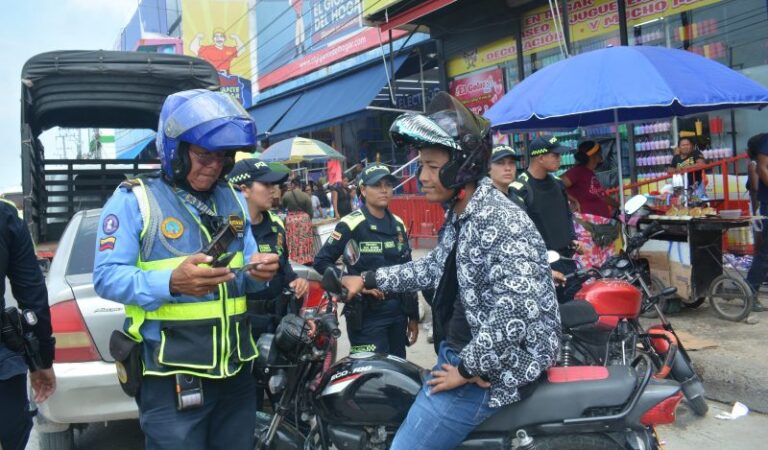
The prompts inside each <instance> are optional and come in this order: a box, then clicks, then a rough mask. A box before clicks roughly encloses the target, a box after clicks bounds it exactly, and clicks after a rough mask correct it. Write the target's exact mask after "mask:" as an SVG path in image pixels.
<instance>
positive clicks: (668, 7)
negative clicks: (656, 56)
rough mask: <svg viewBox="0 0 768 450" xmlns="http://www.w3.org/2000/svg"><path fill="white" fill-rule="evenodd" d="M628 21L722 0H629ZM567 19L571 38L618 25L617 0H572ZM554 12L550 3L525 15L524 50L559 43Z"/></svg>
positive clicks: (607, 30) (637, 21)
mask: <svg viewBox="0 0 768 450" xmlns="http://www.w3.org/2000/svg"><path fill="white" fill-rule="evenodd" d="M626 2H627V22H628V23H629V24H630V25H637V24H641V23H643V22H648V21H650V20H654V19H657V18H659V17H664V16H669V15H672V14H679V13H681V12H684V11H689V10H691V9H695V8H700V7H702V6H707V5H712V4H714V3H718V2H720V0H626ZM568 23H569V24H570V28H569V31H570V36H571V40H572V41H581V40H584V39H589V38H593V37H596V36H600V35H602V34H606V33H612V32H616V31H617V30H618V29H619V11H618V6H617V5H616V1H615V0H569V1H568ZM557 42H558V35H557V33H556V32H555V27H554V22H553V20H552V13H551V12H550V9H549V7H548V6H544V7H541V8H537V9H534V10H532V11H530V12H528V13H526V14H525V15H524V16H523V53H524V54H526V55H527V54H531V53H536V52H539V51H542V50H547V49H550V48H555V47H557Z"/></svg>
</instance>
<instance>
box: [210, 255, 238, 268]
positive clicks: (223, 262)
mask: <svg viewBox="0 0 768 450" xmlns="http://www.w3.org/2000/svg"><path fill="white" fill-rule="evenodd" d="M234 257H235V253H234V252H226V253H223V254H221V255H219V257H218V258H216V259H214V260H213V262H212V263H211V267H227V266H228V265H229V263H230V261H232V258H234Z"/></svg>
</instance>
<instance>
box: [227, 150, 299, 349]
mask: <svg viewBox="0 0 768 450" xmlns="http://www.w3.org/2000/svg"><path fill="white" fill-rule="evenodd" d="M287 178H288V174H287V173H280V172H275V171H273V170H272V169H271V168H270V167H269V165H268V164H267V163H265V162H264V161H260V160H258V159H254V158H249V159H242V160H240V161H238V162H237V163H236V164H235V167H234V168H232V171H231V172H230V173H229V175H227V180H229V182H230V183H232V185H234V186H235V188H237V189H239V190H240V192H242V193H243V197H244V198H245V201H246V203H247V208H248V214H249V217H250V219H251V232H252V233H253V237H254V238H255V239H256V242H258V244H259V251H260V252H262V253H274V254H276V255H278V256H279V258H280V259H279V268H278V270H277V273H276V274H275V276H274V278H272V280H271V281H270V282H269V285H268V286H267V288H266V289H264V290H261V291H259V292H249V293H248V295H247V296H246V297H247V298H248V311H249V313H250V314H251V326H252V329H253V331H254V338H256V339H258V336H259V335H260V334H261V333H271V332H273V331H274V330H275V326H276V324H275V323H274V319H276V318H279V317H281V316H282V315H284V313H285V306H287V305H281V304H280V303H281V301H282V299H281V296H282V294H283V291H284V290H285V289H286V288H291V289H293V291H294V293H295V294H296V297H298V298H302V297H304V295H305V294H306V293H307V290H308V288H309V283H307V280H304V279H302V278H299V276H298V275H296V272H294V271H293V268H292V267H291V262H290V261H289V260H288V246H287V245H286V242H287V241H286V237H285V225H284V224H283V219H281V218H280V216H278V215H277V214H275V213H273V212H272V211H270V208H271V207H272V186H273V185H275V184H280V183H283V182H284V181H285V180H286V179H287Z"/></svg>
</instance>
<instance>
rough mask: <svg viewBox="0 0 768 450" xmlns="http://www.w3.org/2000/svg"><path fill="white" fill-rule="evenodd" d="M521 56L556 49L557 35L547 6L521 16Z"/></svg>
mask: <svg viewBox="0 0 768 450" xmlns="http://www.w3.org/2000/svg"><path fill="white" fill-rule="evenodd" d="M522 34H523V54H525V55H529V54H531V53H536V52H540V51H543V50H548V49H550V48H555V47H557V41H558V35H557V33H556V32H555V23H554V20H553V19H552V12H551V11H550V10H549V6H543V7H541V8H536V9H534V10H532V11H529V12H527V13H525V15H523V33H522Z"/></svg>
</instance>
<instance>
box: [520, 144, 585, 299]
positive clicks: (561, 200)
mask: <svg viewBox="0 0 768 450" xmlns="http://www.w3.org/2000/svg"><path fill="white" fill-rule="evenodd" d="M571 150H572V149H570V148H568V147H565V146H562V145H560V144H559V143H558V141H557V138H556V137H554V136H541V137H537V138H535V139H534V140H532V141H531V143H530V145H529V148H528V155H529V157H530V158H533V157H536V156H540V155H544V154H547V153H559V154H562V153H565V152H568V151H571ZM510 198H512V199H513V201H515V202H516V203H518V205H521V206H522V207H523V209H525V211H526V212H527V213H528V216H529V217H530V218H531V220H533V223H534V224H535V225H536V229H538V231H539V234H541V237H542V238H543V239H544V244H546V246H547V250H554V251H556V252H558V253H559V254H560V255H561V256H563V257H565V258H568V259H561V260H559V261H557V262H555V263H553V264H552V269H553V270H557V271H558V272H561V273H563V274H565V275H568V274H570V273H574V272H576V270H577V267H576V262H575V261H573V260H572V259H570V258H571V257H572V256H573V254H574V250H573V247H572V243H573V241H575V240H576V231H575V229H574V225H573V213H572V212H571V209H570V207H569V205H568V195H567V194H566V191H565V184H563V182H562V180H560V178H558V177H556V176H555V175H553V174H551V173H550V174H547V176H546V177H545V178H544V179H543V180H539V179H537V178H535V177H534V176H533V175H531V173H530V172H528V171H525V172H523V173H521V174H520V175H519V176H518V177H517V180H516V181H515V182H513V183H512V184H511V185H510ZM578 287H579V280H578V279H576V278H570V279H569V280H568V281H567V283H566V286H564V287H563V286H558V288H557V297H558V300H559V301H560V302H561V303H562V302H565V301H568V300H570V299H572V298H573V294H574V293H575V291H576V290H578Z"/></svg>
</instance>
